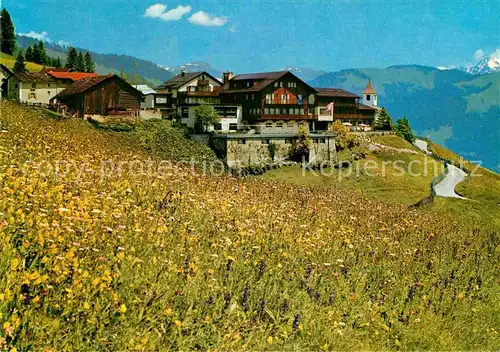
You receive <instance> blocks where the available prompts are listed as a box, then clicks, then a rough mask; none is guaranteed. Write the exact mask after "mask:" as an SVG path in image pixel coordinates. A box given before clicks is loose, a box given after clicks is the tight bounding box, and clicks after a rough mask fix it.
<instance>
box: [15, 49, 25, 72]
mask: <svg viewBox="0 0 500 352" xmlns="http://www.w3.org/2000/svg"><path fill="white" fill-rule="evenodd" d="M13 71H14V73H22V72H26V65H25V64H24V56H23V52H22V51H19V53H18V54H17V57H16V63H15V64H14V68H13Z"/></svg>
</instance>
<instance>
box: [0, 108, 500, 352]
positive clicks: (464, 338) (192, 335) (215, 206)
mask: <svg viewBox="0 0 500 352" xmlns="http://www.w3.org/2000/svg"><path fill="white" fill-rule="evenodd" d="M0 107H1V119H0V122H1V125H0V127H1V130H2V132H1V133H0V186H1V188H0V350H4V349H7V350H9V349H11V348H17V350H26V349H30V350H35V349H36V350H39V349H47V350H112V351H114V350H126V349H137V350H141V349H149V350H153V349H159V350H168V349H181V350H188V349H190V350H191V349H195V350H196V349H199V350H242V349H257V350H265V349H268V350H276V349H287V350H293V349H296V350H303V349H314V350H318V349H325V350H332V349H336V350H338V349H372V350H378V349H398V348H401V349H493V348H495V347H497V346H498V345H499V344H500V339H499V330H498V329H499V326H500V307H499V302H500V299H499V298H500V297H499V294H498V292H499V285H498V284H499V283H498V277H497V276H496V274H498V269H499V267H498V263H499V261H498V259H499V258H498V257H499V237H498V234H497V233H495V232H491V231H484V230H482V229H481V228H474V226H473V225H469V224H466V223H459V222H456V221H454V220H453V219H452V218H446V217H444V218H443V217H442V216H440V217H437V216H435V215H433V214H432V213H431V212H430V211H425V210H418V209H408V207H407V206H403V205H401V206H399V205H395V204H389V203H383V202H378V201H376V200H374V199H366V198H363V197H362V196H361V195H358V194H357V193H354V192H352V191H348V190H335V189H319V188H307V187H305V186H293V185H290V184H282V183H279V182H272V181H265V180H262V179H252V178H250V179H235V178H231V177H228V176H220V177H217V176H202V175H199V174H196V173H194V172H192V171H191V170H190V169H188V168H187V167H183V166H174V165H168V164H165V163H162V164H160V163H159V160H157V159H155V157H154V156H152V155H148V154H147V153H146V151H144V150H142V149H140V147H139V146H138V145H139V144H137V145H135V144H134V142H133V139H130V138H124V137H123V135H120V134H119V133H105V132H101V131H98V130H95V129H93V128H92V127H91V126H90V125H88V124H87V123H86V122H83V121H79V120H63V121H58V120H54V119H50V118H48V117H45V116H39V113H37V112H34V111H27V110H24V109H23V108H21V107H18V106H16V105H13V104H9V103H1V106H0ZM141 162H142V164H141ZM146 162H148V163H149V164H148V165H150V167H149V168H146V167H143V166H142V167H141V165H144V163H146ZM118 163H121V165H122V167H120V168H118V167H117V165H118ZM151 165H152V166H151ZM151 170H155V172H151Z"/></svg>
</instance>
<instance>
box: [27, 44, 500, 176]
mask: <svg viewBox="0 0 500 352" xmlns="http://www.w3.org/2000/svg"><path fill="white" fill-rule="evenodd" d="M35 42H36V40H34V39H32V38H28V37H22V36H18V45H19V46H20V47H21V48H25V47H27V46H28V45H32V44H34V43H35ZM46 48H47V54H48V55H49V56H52V57H60V58H61V59H65V58H66V55H67V47H64V46H60V45H57V44H53V43H46ZM77 49H78V48H77ZM78 50H80V51H89V52H90V53H91V54H92V57H93V58H94V61H95V63H96V71H97V73H100V74H106V73H110V72H111V73H122V74H123V75H125V76H127V77H128V78H129V79H131V80H133V81H135V82H137V83H146V84H149V85H150V86H152V87H155V86H158V85H159V84H161V83H162V82H164V81H166V80H168V79H170V78H171V77H173V76H174V75H175V74H177V73H179V72H181V70H185V71H186V72H195V71H207V72H209V73H210V74H212V75H213V76H214V77H221V76H222V72H221V71H220V70H218V69H215V68H214V67H212V66H211V64H210V63H208V62H202V61H199V62H188V63H184V64H181V65H178V66H174V67H170V66H165V65H160V64H157V63H154V62H151V61H148V60H143V59H139V58H136V57H133V56H129V55H115V54H100V53H96V52H92V51H90V50H86V49H78ZM282 70H289V71H292V72H293V73H294V74H296V75H297V76H299V77H300V78H302V79H303V80H305V81H307V82H308V83H310V84H311V85H312V86H315V87H338V88H342V89H345V90H348V91H352V92H355V93H357V94H359V95H361V93H362V91H363V89H364V88H365V86H366V83H367V81H368V79H371V80H372V84H373V85H374V87H375V89H376V90H377V92H378V94H379V105H380V106H383V107H385V108H387V110H388V111H389V113H390V114H391V115H392V116H393V117H394V118H395V119H397V118H399V117H403V116H406V117H408V119H409V120H410V122H411V124H412V126H413V128H414V130H415V131H416V132H417V134H419V135H424V136H429V137H430V138H431V139H432V140H434V141H435V142H437V143H440V144H442V145H444V146H445V147H447V148H449V149H452V150H454V151H455V152H457V153H459V154H460V155H462V156H463V157H465V158H468V159H473V160H481V161H482V162H483V163H484V166H486V167H488V168H490V169H492V170H495V171H497V172H498V171H500V152H499V150H500V144H499V140H500V133H499V128H498V121H499V116H500V62H499V60H498V59H497V58H494V57H487V58H484V59H482V60H480V61H479V62H478V63H477V64H476V65H474V66H472V67H469V68H461V67H439V68H434V67H427V66H419V65H397V66H390V67H387V68H366V69H347V70H341V71H338V72H331V73H327V72H326V71H321V70H315V69H311V68H304V67H300V68H298V67H289V66H285V67H283V68H282ZM235 73H238V72H235Z"/></svg>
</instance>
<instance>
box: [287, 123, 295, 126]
mask: <svg viewBox="0 0 500 352" xmlns="http://www.w3.org/2000/svg"><path fill="white" fill-rule="evenodd" d="M286 125H287V126H288V127H293V126H295V124H294V123H293V122H287V124H286Z"/></svg>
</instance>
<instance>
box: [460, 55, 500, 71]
mask: <svg viewBox="0 0 500 352" xmlns="http://www.w3.org/2000/svg"><path fill="white" fill-rule="evenodd" d="M467 72H468V73H470V74H473V75H484V74H486V73H493V72H500V59H498V58H496V57H493V56H490V57H485V58H484V59H482V60H481V61H479V62H478V63H477V64H475V65H474V66H472V67H471V68H469V69H467Z"/></svg>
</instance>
